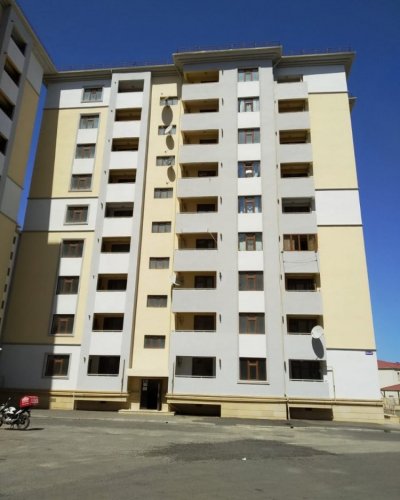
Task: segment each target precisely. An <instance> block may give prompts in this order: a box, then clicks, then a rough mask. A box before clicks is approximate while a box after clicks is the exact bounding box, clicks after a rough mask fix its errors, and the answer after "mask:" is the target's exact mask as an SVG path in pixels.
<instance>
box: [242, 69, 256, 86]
mask: <svg viewBox="0 0 400 500" xmlns="http://www.w3.org/2000/svg"><path fill="white" fill-rule="evenodd" d="M241 75H242V77H241ZM258 81H259V68H239V69H238V82H241V83H245V82H258Z"/></svg>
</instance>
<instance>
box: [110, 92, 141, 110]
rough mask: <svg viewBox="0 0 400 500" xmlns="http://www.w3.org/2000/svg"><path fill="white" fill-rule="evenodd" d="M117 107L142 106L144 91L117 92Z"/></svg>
mask: <svg viewBox="0 0 400 500" xmlns="http://www.w3.org/2000/svg"><path fill="white" fill-rule="evenodd" d="M115 107H116V109H126V108H142V107H143V92H123V93H118V94H117V102H116V105H115Z"/></svg>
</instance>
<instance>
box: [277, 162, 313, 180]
mask: <svg viewBox="0 0 400 500" xmlns="http://www.w3.org/2000/svg"><path fill="white" fill-rule="evenodd" d="M310 175H312V166H311V163H281V177H282V178H283V179H285V178H288V177H309V176H310Z"/></svg>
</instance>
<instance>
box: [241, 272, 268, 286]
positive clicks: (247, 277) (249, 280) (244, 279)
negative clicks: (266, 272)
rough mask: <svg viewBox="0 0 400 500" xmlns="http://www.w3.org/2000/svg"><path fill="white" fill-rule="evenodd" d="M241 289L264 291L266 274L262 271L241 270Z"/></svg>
mask: <svg viewBox="0 0 400 500" xmlns="http://www.w3.org/2000/svg"><path fill="white" fill-rule="evenodd" d="M239 290H240V291H262V290H264V276H263V272H262V271H240V272H239Z"/></svg>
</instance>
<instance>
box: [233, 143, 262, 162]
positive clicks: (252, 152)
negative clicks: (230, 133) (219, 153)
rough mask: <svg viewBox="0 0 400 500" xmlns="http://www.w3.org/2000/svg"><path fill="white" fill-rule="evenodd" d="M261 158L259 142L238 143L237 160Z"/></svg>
mask: <svg viewBox="0 0 400 500" xmlns="http://www.w3.org/2000/svg"><path fill="white" fill-rule="evenodd" d="M251 160H261V145H260V144H238V161H251Z"/></svg>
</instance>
